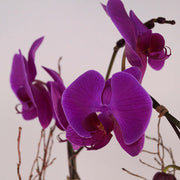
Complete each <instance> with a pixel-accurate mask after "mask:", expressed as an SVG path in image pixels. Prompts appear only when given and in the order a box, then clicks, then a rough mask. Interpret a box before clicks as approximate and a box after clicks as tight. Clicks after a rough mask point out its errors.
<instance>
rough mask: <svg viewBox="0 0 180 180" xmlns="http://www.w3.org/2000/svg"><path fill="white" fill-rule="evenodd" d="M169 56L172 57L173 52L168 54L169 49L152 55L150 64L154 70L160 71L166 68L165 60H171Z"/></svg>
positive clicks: (149, 60) (150, 55) (149, 59)
mask: <svg viewBox="0 0 180 180" xmlns="http://www.w3.org/2000/svg"><path fill="white" fill-rule="evenodd" d="M169 56H171V52H170V54H167V49H166V48H164V49H163V50H161V51H159V52H152V53H150V54H149V58H148V63H149V65H150V66H151V67H152V68H153V69H155V70H160V69H162V67H163V66H164V63H165V60H166V59H167V58H169Z"/></svg>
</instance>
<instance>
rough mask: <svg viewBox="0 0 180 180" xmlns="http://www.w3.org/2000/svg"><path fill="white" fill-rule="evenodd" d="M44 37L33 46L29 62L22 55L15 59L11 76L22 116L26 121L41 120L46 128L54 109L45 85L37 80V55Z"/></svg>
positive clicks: (11, 82) (12, 86) (15, 56)
mask: <svg viewBox="0 0 180 180" xmlns="http://www.w3.org/2000/svg"><path fill="white" fill-rule="evenodd" d="M43 39H44V37H41V38H39V39H37V40H36V41H35V42H34V43H33V44H32V46H31V48H30V50H29V54H28V60H26V58H25V57H24V56H23V55H22V54H21V51H19V54H15V55H14V57H13V63H12V70H11V75H10V84H11V88H12V90H13V91H14V93H15V95H16V96H17V98H18V99H19V101H20V103H21V105H22V112H21V113H22V116H23V118H24V119H25V120H32V119H34V118H35V117H38V118H39V121H40V124H41V126H42V127H43V128H46V127H47V126H48V125H49V123H50V122H51V119H52V108H51V101H50V97H49V93H48V91H47V90H46V88H45V87H44V86H43V84H42V83H41V82H39V81H36V80H35V77H36V74H37V72H36V67H35V63H34V61H35V53H36V50H37V49H38V47H39V46H40V44H41V43H42V41H43Z"/></svg>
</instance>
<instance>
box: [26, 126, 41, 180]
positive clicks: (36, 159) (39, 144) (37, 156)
mask: <svg viewBox="0 0 180 180" xmlns="http://www.w3.org/2000/svg"><path fill="white" fill-rule="evenodd" d="M43 133H44V129H42V130H41V136H40V139H39V143H38V148H37V153H36V158H35V159H34V161H33V165H32V168H31V171H30V176H29V180H31V178H32V177H33V169H34V166H35V164H36V162H37V161H38V158H39V152H40V146H41V141H42V137H43Z"/></svg>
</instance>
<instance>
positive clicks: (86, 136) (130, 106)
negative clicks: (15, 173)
mask: <svg viewBox="0 0 180 180" xmlns="http://www.w3.org/2000/svg"><path fill="white" fill-rule="evenodd" d="M103 7H104V9H105V11H106V12H107V14H108V16H109V17H110V18H111V20H112V21H113V23H114V24H115V25H116V27H117V28H118V30H119V31H120V33H121V35H122V36H123V38H124V40H125V42H126V46H125V52H126V57H127V59H128V61H129V63H130V64H131V65H132V67H130V68H129V69H126V70H124V71H122V72H117V73H115V74H113V75H112V77H111V78H109V79H108V80H105V79H104V78H103V76H102V75H101V74H100V73H99V72H97V71H94V70H89V71H87V72H85V73H83V74H82V75H80V76H79V77H78V78H77V79H76V80H75V81H73V82H72V84H70V85H69V86H68V87H67V88H66V87H65V85H64V83H63V80H62V78H61V76H60V75H59V73H57V72H56V71H54V70H52V69H49V68H47V67H43V68H44V70H45V71H46V72H47V73H48V74H49V75H50V76H51V78H52V81H48V82H46V83H43V82H42V81H39V80H36V74H37V72H36V67H35V52H36V50H37V48H38V47H39V46H40V44H41V42H42V40H43V37H42V38H39V39H37V40H36V41H35V42H34V43H33V44H32V47H31V48H30V51H29V55H28V58H27V59H26V58H25V57H24V56H23V55H22V53H21V51H19V54H15V55H14V58H13V64H12V71H11V77H10V83H11V87H12V89H13V91H14V93H15V95H16V96H17V98H18V99H19V101H20V103H21V105H22V111H21V114H22V116H23V118H24V119H25V120H32V119H34V118H35V117H38V118H39V121H40V124H41V126H42V127H43V128H46V127H48V125H49V124H50V122H51V120H52V119H53V118H54V120H55V122H56V126H57V127H58V128H59V129H60V130H62V131H65V132H66V138H67V140H68V141H69V142H71V143H72V145H73V148H74V149H79V148H80V147H83V146H84V147H86V148H87V149H88V150H97V149H100V148H102V147H104V146H105V145H107V144H108V143H109V141H110V139H111V138H112V132H114V134H115V136H116V139H117V141H118V142H119V144H120V145H121V147H122V148H123V149H124V150H125V151H126V152H127V153H128V154H130V155H131V156H135V155H137V154H139V153H140V152H141V150H142V148H143V144H144V133H145V131H146V129H147V127H148V124H149V121H150V117H151V112H152V100H151V98H150V96H149V94H148V93H147V92H146V91H145V89H144V88H143V87H142V86H141V81H142V79H143V76H144V73H145V70H146V65H147V62H148V63H149V64H150V66H151V67H152V68H154V69H156V70H159V69H161V68H162V67H163V65H164V62H165V60H166V59H167V58H168V57H169V56H170V55H168V54H167V49H166V48H165V40H164V38H163V37H162V35H160V34H157V33H152V31H151V30H149V29H148V28H147V27H146V26H145V25H144V24H143V23H142V22H141V21H140V20H139V19H138V18H137V17H136V15H135V14H134V12H133V11H130V17H129V16H128V15H127V13H126V11H125V8H124V6H123V4H122V2H121V1H120V0H109V1H108V3H107V6H105V5H103Z"/></svg>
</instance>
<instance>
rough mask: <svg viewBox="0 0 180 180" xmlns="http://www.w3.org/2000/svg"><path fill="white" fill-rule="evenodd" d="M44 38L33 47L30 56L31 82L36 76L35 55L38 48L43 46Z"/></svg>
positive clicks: (38, 40)
mask: <svg viewBox="0 0 180 180" xmlns="http://www.w3.org/2000/svg"><path fill="white" fill-rule="evenodd" d="M43 39H44V37H41V38H39V39H37V40H36V41H35V42H34V43H33V44H32V46H31V48H30V50H29V54H28V70H29V74H28V76H29V80H30V81H31V82H32V81H33V80H34V79H35V76H36V73H37V72H36V66H35V63H34V61H35V53H36V50H37V49H38V47H39V46H40V45H41V43H42V41H43Z"/></svg>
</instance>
